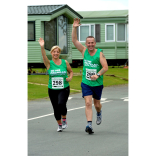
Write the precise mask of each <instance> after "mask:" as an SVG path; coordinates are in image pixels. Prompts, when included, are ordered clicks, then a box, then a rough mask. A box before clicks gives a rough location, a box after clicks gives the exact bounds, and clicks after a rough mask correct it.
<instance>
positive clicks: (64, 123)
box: [62, 120, 68, 129]
mask: <svg viewBox="0 0 156 156" xmlns="http://www.w3.org/2000/svg"><path fill="white" fill-rule="evenodd" d="M67 127H68V125H67V120H66V121H63V120H62V128H63V129H65V128H67Z"/></svg>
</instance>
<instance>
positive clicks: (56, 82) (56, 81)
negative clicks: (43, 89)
mask: <svg viewBox="0 0 156 156" xmlns="http://www.w3.org/2000/svg"><path fill="white" fill-rule="evenodd" d="M52 88H57V89H61V88H64V82H63V77H52Z"/></svg>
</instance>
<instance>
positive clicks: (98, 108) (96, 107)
mask: <svg viewBox="0 0 156 156" xmlns="http://www.w3.org/2000/svg"><path fill="white" fill-rule="evenodd" d="M94 106H95V109H96V111H97V112H100V111H101V108H102V105H101V103H100V100H96V99H94Z"/></svg>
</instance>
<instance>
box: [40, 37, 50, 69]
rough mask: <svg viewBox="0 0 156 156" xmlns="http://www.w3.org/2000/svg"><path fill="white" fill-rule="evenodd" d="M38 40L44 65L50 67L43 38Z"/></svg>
mask: <svg viewBox="0 0 156 156" xmlns="http://www.w3.org/2000/svg"><path fill="white" fill-rule="evenodd" d="M38 42H39V44H40V46H41V52H42V57H43V62H44V65H45V66H46V68H47V69H49V68H50V61H49V59H48V58H47V56H46V52H45V50H44V40H43V38H39V40H38Z"/></svg>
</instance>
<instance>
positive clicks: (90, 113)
mask: <svg viewBox="0 0 156 156" xmlns="http://www.w3.org/2000/svg"><path fill="white" fill-rule="evenodd" d="M84 99H85V105H86V108H85V113H86V118H87V121H92V116H93V111H92V95H89V96H84Z"/></svg>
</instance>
